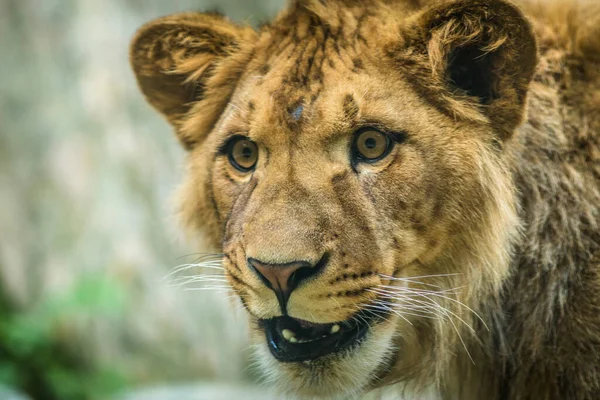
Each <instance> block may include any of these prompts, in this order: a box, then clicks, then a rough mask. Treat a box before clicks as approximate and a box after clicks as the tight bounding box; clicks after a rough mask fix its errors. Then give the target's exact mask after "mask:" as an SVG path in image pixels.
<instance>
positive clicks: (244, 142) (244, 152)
mask: <svg viewBox="0 0 600 400" xmlns="http://www.w3.org/2000/svg"><path fill="white" fill-rule="evenodd" d="M227 155H228V157H229V162H230V163H231V165H233V166H234V167H235V168H237V169H239V170H240V171H242V172H248V171H250V170H252V168H254V166H255V165H256V161H257V160H258V147H257V146H256V144H255V143H254V142H252V141H250V140H248V139H245V138H235V139H233V140H232V141H231V142H230V143H229V146H228V151H227Z"/></svg>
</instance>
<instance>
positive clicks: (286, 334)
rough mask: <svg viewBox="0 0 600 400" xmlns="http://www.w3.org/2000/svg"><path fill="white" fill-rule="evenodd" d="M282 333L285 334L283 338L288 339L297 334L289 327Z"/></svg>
mask: <svg viewBox="0 0 600 400" xmlns="http://www.w3.org/2000/svg"><path fill="white" fill-rule="evenodd" d="M281 334H282V335H283V338H284V339H285V340H287V341H291V340H290V339H292V338H295V336H296V334H295V333H294V332H292V331H290V330H289V329H284V330H283V331H282V332H281Z"/></svg>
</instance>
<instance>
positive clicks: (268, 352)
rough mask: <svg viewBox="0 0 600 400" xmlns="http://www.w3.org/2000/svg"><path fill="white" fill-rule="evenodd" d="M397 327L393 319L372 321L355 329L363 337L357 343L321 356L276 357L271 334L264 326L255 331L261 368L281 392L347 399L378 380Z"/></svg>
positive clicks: (311, 396)
mask: <svg viewBox="0 0 600 400" xmlns="http://www.w3.org/2000/svg"><path fill="white" fill-rule="evenodd" d="M279 328H280V329H281V326H280V327H279ZM272 329H273V328H272ZM394 331H395V326H394V324H393V323H391V321H387V322H386V321H377V322H373V323H372V324H369V325H367V326H366V328H365V329H364V332H362V331H360V330H357V331H356V333H357V334H359V335H360V338H359V340H356V341H355V342H354V343H351V344H348V343H346V344H345V345H344V346H340V348H338V349H336V351H329V352H324V353H323V355H320V356H318V357H298V359H297V360H285V359H284V360H282V359H281V357H277V353H273V343H269V339H268V335H266V336H267V338H265V331H264V328H263V329H261V330H260V331H258V332H256V333H255V335H254V340H255V341H256V343H257V344H258V346H256V348H257V356H258V362H259V364H260V369H261V372H262V373H264V374H265V377H266V379H267V380H268V381H269V383H272V384H274V385H275V386H276V387H277V388H278V389H279V390H280V391H281V392H283V393H285V394H287V395H291V396H294V397H295V398H314V397H318V398H328V399H338V398H339V399H342V398H343V399H347V398H353V397H357V396H359V395H360V394H362V393H364V392H365V391H366V390H368V389H369V387H370V386H372V385H373V384H374V383H376V380H377V378H378V374H379V373H380V372H381V370H382V369H383V368H384V367H385V366H386V365H387V364H388V363H389V362H390V360H391V358H392V356H393V354H394V353H395V351H396V349H395V348H394V346H393V338H394ZM284 345H285V344H284ZM295 356H297V354H295Z"/></svg>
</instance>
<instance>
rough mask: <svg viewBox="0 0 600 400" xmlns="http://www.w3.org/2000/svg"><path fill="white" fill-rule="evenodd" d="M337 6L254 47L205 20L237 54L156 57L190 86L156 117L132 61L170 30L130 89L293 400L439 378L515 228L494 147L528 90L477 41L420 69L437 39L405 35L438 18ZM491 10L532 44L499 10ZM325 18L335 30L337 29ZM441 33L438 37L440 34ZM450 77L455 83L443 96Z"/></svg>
mask: <svg viewBox="0 0 600 400" xmlns="http://www.w3.org/2000/svg"><path fill="white" fill-rule="evenodd" d="M315 3H317V2H315ZM341 3H342V2H340V3H335V7H331V9H322V8H319V7H318V4H320V3H318V4H312V3H311V7H309V8H310V10H308V9H307V8H305V7H304V6H302V5H300V6H297V7H296V8H294V9H292V10H291V11H289V12H288V13H287V14H284V15H283V16H281V17H280V18H279V20H278V21H279V23H278V24H277V23H276V24H274V25H273V27H271V28H267V29H265V30H263V31H262V32H261V33H260V34H258V35H257V36H254V33H250V32H249V31H248V30H243V31H241V30H240V31H238V30H234V31H233V33H232V32H229V31H228V30H227V29H233V28H230V27H229V23H228V22H226V21H223V20H221V19H219V20H218V21H219V22H218V23H217V22H214V23H213V26H212V28H211V29H213V30H216V31H218V30H219V29H222V30H223V32H220V33H221V34H223V35H225V34H228V35H230V36H231V42H233V43H235V45H231V46H232V47H230V48H226V49H224V50H222V51H221V50H220V47H215V49H213V51H211V52H210V57H212V58H216V57H219V56H220V57H229V59H227V60H225V61H221V62H219V63H215V64H212V66H210V67H209V68H208V71H209V72H206V71H207V67H206V66H204V67H203V64H202V62H201V61H198V60H200V56H199V55H198V54H196V53H198V52H201V50H199V48H200V47H201V46H198V48H194V51H187V52H185V51H180V52H179V53H177V52H173V53H172V54H171V55H169V56H168V57H167V58H168V59H169V61H170V62H171V63H172V64H174V67H173V69H172V71H175V72H178V73H179V75H185V74H184V72H186V71H187V73H188V74H189V75H190V76H192V77H193V79H199V80H201V79H204V80H203V81H201V82H203V83H202V85H201V87H200V90H196V92H200V94H199V96H200V97H201V99H200V100H199V101H197V102H196V103H195V105H193V106H191V107H189V108H182V107H183V106H182V105H181V104H180V103H175V105H173V104H168V105H165V104H164V102H165V98H167V97H168V96H165V95H164V93H161V95H162V96H161V97H160V98H159V99H158V100H155V101H154V102H153V101H152V100H153V94H152V90H157V89H155V87H152V88H150V89H145V87H144V85H145V84H144V73H143V71H144V69H143V67H145V66H147V65H146V64H147V63H146V64H144V65H142V67H139V65H141V64H143V63H142V61H140V59H141V58H142V52H141V50H143V51H144V53H143V54H145V55H144V56H143V57H145V59H150V58H152V57H151V56H148V54H150V53H151V54H154V55H156V54H161V50H164V49H165V48H169V49H173V48H174V47H175V46H174V45H173V42H169V43H168V44H169V45H168V46H166V47H165V46H163V47H160V43H163V42H160V43H159V45H157V44H156V42H155V41H154V42H149V43H150V44H152V46H150V45H149V44H148V43H144V38H145V37H154V38H155V39H156V38H157V37H160V36H162V39H161V40H163V39H164V37H166V36H167V33H168V32H170V30H172V29H174V23H172V21H171V20H168V21H166V22H163V23H162V25H156V26H152V25H151V26H149V27H147V28H146V31H148V32H150V33H151V34H148V33H147V34H145V35H144V33H143V32H142V33H141V34H140V35H141V36H140V38H138V39H137V42H138V44H137V45H134V47H133V51H134V52H133V53H132V60H133V63H134V67H136V65H138V67H137V71H142V72H138V79H139V80H140V83H141V86H142V89H143V90H144V92H145V93H146V95H147V96H148V97H149V99H150V101H151V102H152V103H153V104H154V105H155V106H156V107H157V108H159V110H161V111H162V112H163V113H165V114H166V115H167V117H169V119H170V120H171V122H172V123H173V124H174V125H175V127H176V128H177V130H178V132H179V134H180V138H181V139H182V142H184V144H185V145H186V147H188V148H189V149H190V153H189V172H188V177H187V180H186V182H185V184H184V187H183V190H182V196H181V199H182V202H181V210H182V214H183V217H184V220H185V221H186V222H187V224H188V225H190V226H193V227H201V228H203V229H204V231H205V232H207V233H208V235H210V237H211V238H212V240H213V241H214V242H215V243H216V244H217V245H218V246H220V247H221V249H222V252H223V254H224V260H223V266H224V268H225V275H226V276H227V278H228V280H229V282H230V284H231V286H232V287H233V289H234V291H235V292H236V294H237V295H238V296H239V299H240V300H241V302H242V304H243V305H244V307H245V308H246V310H247V311H248V314H249V316H250V323H251V328H252V329H251V332H252V338H253V340H254V342H255V343H256V344H257V345H258V347H257V348H258V353H259V359H260V362H261V364H262V365H263V367H264V370H265V371H266V373H267V375H269V376H270V377H271V378H272V379H274V380H275V381H277V382H278V383H279V384H280V385H281V386H283V387H285V388H286V389H288V390H289V391H292V392H297V393H300V394H305V395H327V396H334V395H342V396H347V395H351V394H353V393H359V392H360V391H362V390H365V389H366V388H368V387H372V386H374V385H377V384H380V382H379V380H381V379H388V380H393V379H402V378H404V377H409V376H416V375H418V374H419V373H423V374H430V375H429V376H428V377H431V374H433V373H438V372H439V369H440V365H445V364H446V363H447V362H448V360H449V359H450V358H451V356H452V354H454V353H455V352H456V351H457V350H456V348H455V347H454V346H455V345H456V344H457V343H459V340H462V339H461V338H459V336H461V332H464V331H466V329H465V327H470V326H471V325H472V323H473V313H474V312H475V311H474V309H476V308H478V306H479V301H480V300H481V299H483V298H485V295H486V294H487V293H489V292H490V291H494V290H498V288H499V286H500V284H501V282H502V280H503V278H504V277H505V275H506V273H507V263H508V261H507V260H508V257H509V253H510V246H511V241H512V240H513V238H514V236H515V235H516V230H517V225H518V224H517V219H516V210H515V202H514V191H513V189H512V182H511V177H510V174H509V173H508V171H507V170H506V167H505V164H506V162H505V158H506V155H505V154H504V153H503V146H504V142H503V141H507V140H509V139H510V138H507V137H505V136H506V132H510V131H511V129H514V125H515V124H516V122H518V120H519V119H520V115H521V112H522V103H523V101H524V93H521V92H523V91H524V90H525V89H523V88H522V87H520V86H518V85H517V84H518V83H519V80H518V79H515V80H514V81H513V82H506V81H504V80H503V78H502V76H499V77H494V76H493V73H491V72H490V71H491V70H489V71H488V70H485V68H492V67H493V66H494V65H496V64H494V63H498V62H500V61H504V60H503V59H502V56H503V54H504V53H503V52H502V51H500V50H497V52H496V53H493V55H494V56H493V57H492V56H490V55H487V53H482V52H481V51H479V52H477V51H478V50H477V49H478V47H477V46H480V47H484V46H483V44H482V43H477V42H476V45H473V48H470V47H469V50H468V51H465V52H464V53H465V54H462V53H461V52H459V53H458V55H456V54H455V55H454V58H458V59H459V60H460V62H461V64H460V65H458V66H457V65H454V64H452V62H451V57H445V56H443V57H442V60H440V62H442V63H445V64H444V65H442V66H432V63H434V61H435V60H432V57H431V54H429V56H428V55H427V49H428V51H429V52H432V51H433V50H432V48H433V44H432V43H431V41H433V40H435V39H433V37H435V35H431V32H429V34H426V35H424V37H422V35H423V34H422V32H421V31H420V30H419V29H418V28H419V27H422V26H424V25H427V26H431V28H430V29H435V28H434V27H435V26H436V25H435V24H434V23H433V22H432V19H433V20H434V21H435V18H442V17H440V16H439V14H438V13H437V12H439V10H435V11H437V12H421V13H417V12H415V11H411V12H412V15H411V19H410V20H411V21H413V22H412V23H411V24H404V25H403V24H402V23H401V22H402V21H403V20H400V19H398V18H399V17H398V15H396V14H394V13H393V12H392V11H391V9H385V10H384V11H385V13H384V14H381V15H380V14H377V13H371V12H367V11H365V10H361V9H357V8H346V7H345V6H343V5H342V4H341ZM494 3H496V2H494ZM496 6H497V7H499V9H500V10H501V11H502V12H503V13H507V14H509V15H511V17H512V18H515V19H517V20H519V21H520V22H521V24H522V25H523V28H522V29H523V30H524V32H525V33H527V32H528V27H527V25H526V23H525V22H524V21H523V20H522V19H521V18H522V17H521V16H520V14H519V13H518V12H517V11H515V9H514V8H512V7H511V6H508V5H506V4H505V3H503V2H497V4H496ZM381 7H382V8H383V6H381ZM397 7H398V9H400V10H401V11H402V12H403V13H408V12H409V11H410V10H409V9H408V8H406V7H404V8H403V7H400V6H397ZM447 8H448V10H446V11H447V12H448V13H449V14H451V11H452V10H453V9H452V7H447ZM463 8H464V7H463ZM396 11H398V10H396ZM455 11H456V12H464V11H463V10H455ZM471 11H472V10H471ZM340 14H343V16H344V18H346V20H347V21H346V22H347V24H346V25H345V24H343V23H341V22H340V21H338V24H337V26H336V25H335V24H334V23H333V22H332V21H334V19H335V18H337V17H336V16H337V15H340ZM442 14H443V13H442ZM382 15H386V16H385V18H384V17H382ZM446 17H448V16H446ZM450 17H452V15H450ZM450 17H448V18H450ZM171 18H173V17H171ZM197 18H199V19H198V20H197V21H194V20H193V18H192V16H190V15H185V16H182V17H181V20H179V23H182V22H187V23H189V24H190V26H191V27H190V26H187V27H186V30H185V34H188V35H191V34H193V33H194V32H195V30H196V29H197V30H201V28H202V27H203V25H202V24H203V23H205V21H204V19H205V18H208V17H207V16H201V17H200V16H198V17H197ZM211 18H217V17H211ZM394 18H396V19H394ZM189 21H194V23H193V24H192V22H189ZM382 21H383V22H382ZM423 21H426V23H425V22H423ZM292 22H293V23H294V24H295V25H292V26H288V25H289V24H291V23H292ZM446 23H448V22H447V21H439V24H440V26H442V28H439V29H440V30H441V31H440V33H439V34H440V35H443V34H446V35H450V34H451V32H449V31H444V29H447V26H446V25H444V24H446ZM157 24H158V23H157ZM219 24H222V25H223V26H220V25H219ZM157 26H158V28H157ZM348 26H349V27H348ZM159 28H160V29H159ZM204 29H205V30H206V29H208V28H207V27H204ZM236 29H237V28H236ZM402 32H404V33H402ZM463 33H464V34H467V32H463ZM525 33H522V34H523V35H525ZM178 34H180V35H183V34H182V33H180V32H179V33H178ZM496 34H499V33H498V32H496ZM198 37H199V36H198ZM206 37H209V36H207V35H205V36H204V39H205V40H209V39H210V37H209V39H206ZM471 39H472V40H476V39H477V38H476V37H475V38H471ZM493 39H494V38H493V37H490V35H486V36H485V40H487V41H491V40H493ZM171 40H176V39H171ZM178 40H180V41H181V40H183V39H182V37H180V38H179V39H178ZM419 40H422V41H423V43H421V42H419ZM440 40H441V39H440ZM479 40H481V41H483V40H484V38H479ZM498 40H499V39H498ZM530 40H533V39H530ZM140 43H141V44H140ZM181 43H183V42H181ZM219 43H220V45H221V46H227V43H229V41H228V40H221V41H220V42H219ZM506 43H508V44H511V42H510V41H506V40H504V41H503V43H502V44H504V46H507V49H506V50H504V52H506V53H508V52H510V51H513V50H514V49H512V48H510V47H508V44H506ZM196 44H198V43H196ZM487 44H488V45H489V43H487ZM461 45H463V46H464V45H465V44H464V43H462V44H461ZM215 46H216V45H215ZM440 46H441V45H440ZM137 49H141V50H140V51H138V50H137ZM244 49H246V50H244ZM248 49H251V50H248ZM445 50H446V51H447V49H444V48H442V47H440V49H439V51H445ZM136 51H138V53H136ZM236 51H237V55H235V54H234V55H229V56H227V55H228V54H230V53H235V52H236ZM419 52H423V53H419ZM173 54H175V55H173ZM511 54H512V53H511ZM162 57H163V59H161V60H162V61H161V62H162V64H161V65H163V64H164V63H165V60H164V57H165V56H164V55H163V56H162ZM194 57H198V58H194ZM210 57H208V56H204V59H208V58H210ZM461 57H463V58H464V59H463V58H461ZM473 57H475V59H477V60H480V59H482V58H483V59H484V62H483V63H480V61H473V60H471V58H473ZM485 57H489V59H485ZM212 58H210V59H211V60H212ZM177 60H179V64H177V62H178V61H177ZM499 60H500V61H499ZM205 62H206V61H205ZM136 63H137V64H136ZM155 63H156V62H155ZM228 63H229V65H228ZM153 65H155V64H153ZM163 68H164V67H163ZM177 68H179V69H177ZM436 68H441V72H440V71H437V72H436ZM506 68H507V69H508V67H506ZM199 69H201V71H200V70H199ZM198 71H200V72H198ZM232 71H236V73H235V74H234V73H233V72H232ZM423 71H425V72H427V71H429V72H428V73H429V74H431V75H430V76H427V75H426V74H425V77H424V76H423ZM434 72H435V73H434ZM465 73H466V74H467V75H468V76H464V74H465ZM486 73H489V74H490V75H491V76H484V75H485V74H486ZM525 73H529V72H527V71H525ZM205 74H207V76H208V78H207V77H206V76H205ZM227 74H229V76H230V77H231V76H235V77H234V78H231V79H236V81H235V82H234V83H232V82H229V81H228V79H227V77H228V76H227ZM232 74H233V75H232ZM411 74H412V75H411ZM437 74H440V75H437ZM177 75H178V74H175V73H173V72H172V73H171V75H169V77H173V76H177ZM448 77H450V78H451V79H452V81H453V85H455V86H453V87H450V88H448V87H446V86H444V85H445V82H447V79H448ZM152 78H153V77H152ZM424 78H425V79H430V80H431V82H429V83H423V82H422V81H421V80H422V79H424ZM529 78H530V77H526V79H525V80H524V81H528V79H529ZM163 79H164V78H163ZM187 79H188V81H190V80H191V81H193V79H190V78H189V77H188V78H187ZM480 79H484V80H485V79H488V80H492V79H496V80H495V81H493V82H486V81H478V80H480ZM473 81H475V85H479V86H477V87H475V86H474V84H473V83H472V82H473ZM515 82H516V83H515ZM502 85H513V86H514V87H513V86H510V87H507V88H503V87H502ZM525 86H526V85H525ZM163 87H164V84H163ZM486 88H488V89H489V90H487V89H486ZM177 90H179V91H181V89H177ZM436 91H437V92H436ZM224 92H225V93H224ZM456 92H459V93H460V94H459V95H456ZM178 94H179V95H181V93H178ZM196 95H198V94H196ZM202 96H204V97H202ZM432 96H434V97H436V96H437V97H436V98H437V100H435V101H432ZM511 96H513V97H511ZM507 99H508V100H509V103H510V102H512V103H513V104H508V103H507V104H504V103H506V102H507ZM482 102H485V103H486V104H485V107H480V104H481V103H482ZM499 102H503V104H500V103H499ZM167 106H168V107H167ZM176 106H179V108H177V107H176ZM174 107H175V108H176V111H177V112H171V113H169V111H168V110H172V109H173V108H174ZM510 107H512V109H511V112H508V111H507V108H510ZM206 110H209V111H210V110H212V111H214V113H216V114H215V115H212V114H210V113H209V114H207V111H206ZM484 110H490V111H489V112H492V111H493V112H494V115H490V114H486V112H485V111H484ZM203 111H204V112H203ZM217 111H218V112H217ZM507 115H508V117H507ZM495 118H504V122H505V125H506V126H503V127H501V128H498V127H497V126H494V121H495ZM510 124H512V127H511V126H510ZM507 126H508V127H507ZM457 338H458V339H457ZM463 342H464V340H463ZM419 371H422V372H419Z"/></svg>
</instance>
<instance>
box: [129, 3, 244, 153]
mask: <svg viewBox="0 0 600 400" xmlns="http://www.w3.org/2000/svg"><path fill="white" fill-rule="evenodd" d="M254 36H255V32H254V31H253V30H252V29H250V28H246V27H239V26H237V25H234V24H233V23H231V22H229V21H228V20H227V19H225V18H224V17H222V16H220V15H217V14H202V13H184V14H176V15H172V16H168V17H164V18H159V19H157V20H154V21H152V22H149V23H148V24H146V25H144V26H142V27H141V28H140V29H139V30H138V32H137V33H136V35H135V37H134V38H133V40H132V42H131V46H130V53H129V54H130V57H129V58H130V62H131V66H132V68H133V71H134V72H135V75H136V78H137V81H138V84H139V87H140V89H141V91H142V93H143V94H144V95H145V97H146V99H147V100H148V102H149V103H150V104H151V105H152V106H153V107H154V108H155V109H156V110H157V111H159V112H160V113H161V114H163V115H164V116H165V117H166V119H167V120H168V121H169V122H170V123H171V124H172V125H173V126H174V127H175V129H176V131H177V135H178V137H179V139H180V141H181V143H182V144H183V146H184V147H185V148H186V149H188V150H189V149H191V148H193V147H194V145H195V144H196V143H197V142H198V141H199V140H200V139H201V138H202V136H203V135H204V134H206V132H207V131H208V130H210V128H211V127H212V124H214V123H215V122H216V120H217V118H218V117H219V115H220V113H221V112H222V109H223V108H224V107H225V105H226V104H227V101H228V99H229V97H230V96H231V93H232V92H233V89H234V88H235V85H236V83H237V80H238V79H239V76H240V74H241V72H242V70H243V68H244V65H245V63H246V62H247V57H246V55H247V53H248V52H247V51H244V48H245V47H248V46H245V45H246V44H247V43H249V42H250V41H251V38H252V37H254ZM199 103H202V104H199ZM192 107H198V108H199V112H200V113H202V114H203V118H201V120H200V121H198V124H196V126H195V127H194V128H193V129H190V128H189V127H188V128H187V129H186V127H185V121H186V117H187V114H188V112H189V111H190V109H191V108H192Z"/></svg>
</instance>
